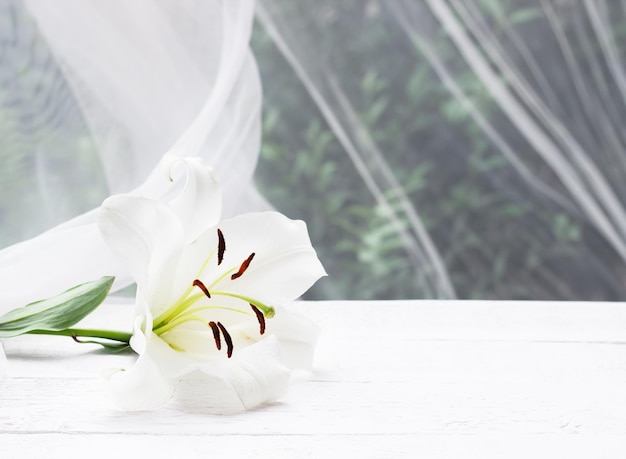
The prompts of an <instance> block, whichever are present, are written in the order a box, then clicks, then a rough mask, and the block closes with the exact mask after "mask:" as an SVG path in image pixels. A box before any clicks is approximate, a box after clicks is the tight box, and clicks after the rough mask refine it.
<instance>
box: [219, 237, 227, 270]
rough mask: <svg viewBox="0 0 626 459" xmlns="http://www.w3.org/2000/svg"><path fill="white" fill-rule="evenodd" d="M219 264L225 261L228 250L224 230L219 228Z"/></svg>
mask: <svg viewBox="0 0 626 459" xmlns="http://www.w3.org/2000/svg"><path fill="white" fill-rule="evenodd" d="M217 240H218V242H217V265H218V266H219V265H221V264H222V261H224V252H225V251H226V241H225V240H224V235H223V234H222V230H220V229H219V228H218V229H217Z"/></svg>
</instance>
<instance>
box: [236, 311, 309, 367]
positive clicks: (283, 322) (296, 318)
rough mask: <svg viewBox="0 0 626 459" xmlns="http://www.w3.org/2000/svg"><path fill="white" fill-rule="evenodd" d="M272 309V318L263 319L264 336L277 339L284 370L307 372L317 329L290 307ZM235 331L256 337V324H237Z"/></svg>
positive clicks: (306, 318) (250, 322)
mask: <svg viewBox="0 0 626 459" xmlns="http://www.w3.org/2000/svg"><path fill="white" fill-rule="evenodd" d="M275 309H276V315H275V316H274V317H273V318H271V319H268V320H266V330H265V335H268V336H269V335H272V336H274V337H275V338H276V339H277V340H278V343H279V351H280V357H281V360H282V362H283V363H284V364H285V365H286V366H287V367H289V368H290V369H292V370H310V369H311V368H312V367H313V357H314V353H315V345H316V344H317V340H318V338H319V335H320V328H319V327H318V326H317V325H316V324H315V323H313V322H312V321H311V320H310V319H309V318H308V317H306V316H304V315H302V314H299V313H297V312H295V311H293V310H292V309H291V308H285V307H277V308H275ZM236 331H237V332H239V333H240V334H243V335H246V336H250V337H255V336H259V335H258V324H256V323H254V322H252V321H248V322H246V323H245V324H243V325H241V326H240V327H239V328H238V329H237V330H236ZM233 332H235V329H233Z"/></svg>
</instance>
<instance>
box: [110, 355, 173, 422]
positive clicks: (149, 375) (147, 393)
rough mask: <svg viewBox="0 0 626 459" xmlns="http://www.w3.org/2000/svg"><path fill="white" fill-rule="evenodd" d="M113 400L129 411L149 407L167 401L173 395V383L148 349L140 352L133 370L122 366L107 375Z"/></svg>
mask: <svg viewBox="0 0 626 459" xmlns="http://www.w3.org/2000/svg"><path fill="white" fill-rule="evenodd" d="M108 387H109V392H110V394H111V397H112V399H113V403H114V404H115V405H116V406H117V407H118V408H120V409H122V410H126V411H146V410H152V409H155V408H158V407H160V406H162V405H164V404H165V403H167V402H168V401H169V400H170V399H171V398H172V396H173V395H174V390H175V387H174V384H173V381H172V380H170V379H169V378H166V377H165V376H164V375H163V373H162V372H161V369H160V367H159V365H158V364H157V363H155V361H154V360H153V359H152V358H151V355H150V354H149V353H145V354H143V355H140V356H139V358H138V359H137V361H136V362H135V365H134V366H133V367H132V368H131V369H130V370H120V371H116V372H114V373H112V374H111V375H110V376H109V378H108Z"/></svg>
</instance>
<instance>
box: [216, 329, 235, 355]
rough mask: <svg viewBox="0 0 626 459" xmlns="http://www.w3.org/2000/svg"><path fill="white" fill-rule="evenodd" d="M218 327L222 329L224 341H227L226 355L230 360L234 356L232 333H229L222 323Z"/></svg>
mask: <svg viewBox="0 0 626 459" xmlns="http://www.w3.org/2000/svg"><path fill="white" fill-rule="evenodd" d="M217 326H218V327H219V328H220V331H221V332H222V335H224V341H226V355H227V356H228V358H229V359H230V358H231V357H232V355H233V339H232V338H231V337H230V333H228V330H226V327H224V326H223V325H222V322H218V323H217Z"/></svg>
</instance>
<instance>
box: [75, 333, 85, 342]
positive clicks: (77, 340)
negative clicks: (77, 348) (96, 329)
mask: <svg viewBox="0 0 626 459" xmlns="http://www.w3.org/2000/svg"><path fill="white" fill-rule="evenodd" d="M72 339H73V340H74V341H76V342H77V343H80V344H83V343H84V341H81V340H79V339H78V336H76V333H72Z"/></svg>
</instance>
